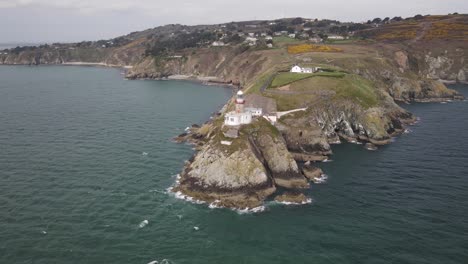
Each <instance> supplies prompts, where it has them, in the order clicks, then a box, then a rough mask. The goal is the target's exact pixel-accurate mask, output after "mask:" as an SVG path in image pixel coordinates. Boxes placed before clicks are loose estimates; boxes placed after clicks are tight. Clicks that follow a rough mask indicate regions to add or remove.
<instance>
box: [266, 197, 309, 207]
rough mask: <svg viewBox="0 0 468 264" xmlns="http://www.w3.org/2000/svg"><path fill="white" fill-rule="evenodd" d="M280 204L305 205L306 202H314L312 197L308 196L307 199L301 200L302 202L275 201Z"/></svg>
mask: <svg viewBox="0 0 468 264" xmlns="http://www.w3.org/2000/svg"><path fill="white" fill-rule="evenodd" d="M275 202H276V203H278V204H284V205H305V204H311V203H312V198H307V200H305V201H303V202H300V203H294V202H278V201H275Z"/></svg>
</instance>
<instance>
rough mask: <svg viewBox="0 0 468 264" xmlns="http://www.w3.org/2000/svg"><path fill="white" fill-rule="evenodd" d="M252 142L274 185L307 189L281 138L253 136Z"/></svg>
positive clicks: (262, 135) (268, 135) (264, 135)
mask: <svg viewBox="0 0 468 264" xmlns="http://www.w3.org/2000/svg"><path fill="white" fill-rule="evenodd" d="M264 125H270V124H264ZM252 142H253V145H254V147H255V148H256V149H258V150H259V152H260V154H261V155H262V157H263V159H264V160H265V163H266V167H267V168H268V169H269V171H270V174H271V176H272V178H273V180H274V182H275V185H277V186H279V187H283V188H289V189H295V188H307V187H309V184H308V183H307V181H306V179H305V178H304V177H303V176H302V175H301V174H300V171H299V168H298V166H297V163H296V161H295V160H294V158H293V156H292V155H291V153H289V151H288V149H287V147H286V144H285V141H284V139H283V138H282V137H281V136H279V135H278V136H272V135H270V134H259V135H256V136H253V140H252Z"/></svg>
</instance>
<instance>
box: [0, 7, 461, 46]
mask: <svg viewBox="0 0 468 264" xmlns="http://www.w3.org/2000/svg"><path fill="white" fill-rule="evenodd" d="M453 12H458V13H465V14H466V13H468V1H467V0H390V1H389V0H381V1H379V0H353V1H351V0H334V1H331V0H287V1H285V0H268V1H266V0H262V1H259V0H231V1H222V0H170V1H168V0H165V1H161V0H0V43H11V42H14V43H42V42H77V41H83V40H99V39H109V38H113V37H118V36H121V35H125V34H128V33H130V32H133V31H140V30H144V29H147V28H153V27H156V26H161V25H165V24H176V23H180V24H186V25H198V24H215V23H225V22H230V21H243V20H260V19H277V18H283V17H304V18H319V19H325V18H327V19H336V20H340V21H343V22H344V21H354V22H361V21H367V20H368V19H373V18H375V17H381V18H384V17H390V18H391V17H394V16H402V17H409V16H414V15H416V14H422V15H426V14H448V13H453Z"/></svg>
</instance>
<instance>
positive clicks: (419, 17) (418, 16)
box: [413, 14, 424, 20]
mask: <svg viewBox="0 0 468 264" xmlns="http://www.w3.org/2000/svg"><path fill="white" fill-rule="evenodd" d="M413 18H414V19H416V20H421V19H423V18H424V17H423V16H422V15H420V14H418V15H415V16H414V17H413Z"/></svg>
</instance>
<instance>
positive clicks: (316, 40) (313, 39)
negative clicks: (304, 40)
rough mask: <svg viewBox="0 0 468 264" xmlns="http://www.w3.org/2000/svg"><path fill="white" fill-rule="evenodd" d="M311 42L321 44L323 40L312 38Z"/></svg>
mask: <svg viewBox="0 0 468 264" xmlns="http://www.w3.org/2000/svg"><path fill="white" fill-rule="evenodd" d="M309 41H310V42H312V43H321V42H322V39H321V38H319V37H313V38H310V39H309Z"/></svg>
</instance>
